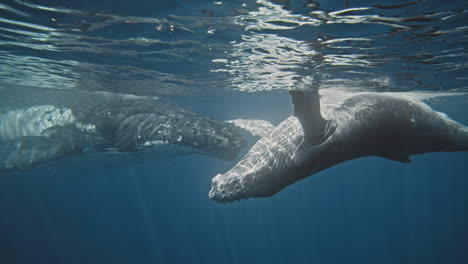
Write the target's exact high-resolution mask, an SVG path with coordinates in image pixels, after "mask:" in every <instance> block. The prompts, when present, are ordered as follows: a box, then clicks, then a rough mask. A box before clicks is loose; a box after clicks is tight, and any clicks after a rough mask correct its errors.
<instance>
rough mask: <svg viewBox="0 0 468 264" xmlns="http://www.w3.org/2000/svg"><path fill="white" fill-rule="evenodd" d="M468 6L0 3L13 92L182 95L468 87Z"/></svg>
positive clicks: (3, 52) (6, 79) (281, 1)
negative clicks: (306, 81) (316, 86)
mask: <svg viewBox="0 0 468 264" xmlns="http://www.w3.org/2000/svg"><path fill="white" fill-rule="evenodd" d="M467 10H468V4H467V2H466V1H436V0H427V1H423V0H421V1H409V0H408V1H357V0H354V1H353V0H348V1H341V0H334V1H299V0H297V1H286V0H276V1H267V0H259V1H252V0H246V1H119V2H118V3H116V2H114V1H75V0H72V1H53V0H50V1H21V0H5V1H2V3H1V4H0V61H1V63H0V78H1V81H2V83H3V84H2V86H8V84H12V83H14V84H20V85H31V86H41V87H47V88H67V89H86V90H106V91H115V92H124V93H132V94H147V95H177V94H198V93H213V92H220V91H221V92H224V91H233V90H234V91H249V92H252V91H269V90H278V89H280V90H286V89H288V88H289V87H290V86H291V85H292V83H293V80H294V79H295V77H297V76H305V75H311V74H321V75H323V76H325V77H326V78H325V79H326V84H328V85H330V86H337V85H345V86H353V87H360V88H361V89H366V90H379V91H380V90H399V91H405V90H425V91H426V90H430V91H435V90H437V91H440V90H444V91H466V90H467V89H468V86H467V85H466V81H467V78H466V72H467V67H468V63H467V50H466V47H467V40H468V37H467V36H468V35H467V32H468V23H467V20H468V13H467V12H468V11H467Z"/></svg>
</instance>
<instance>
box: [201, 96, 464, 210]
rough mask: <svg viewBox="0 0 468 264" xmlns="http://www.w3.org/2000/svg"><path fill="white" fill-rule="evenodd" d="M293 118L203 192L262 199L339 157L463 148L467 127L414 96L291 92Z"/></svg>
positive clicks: (404, 158) (222, 198)
mask: <svg viewBox="0 0 468 264" xmlns="http://www.w3.org/2000/svg"><path fill="white" fill-rule="evenodd" d="M290 95H291V97H292V102H293V110H294V114H293V116H291V117H289V118H287V119H286V120H285V121H283V122H282V123H281V124H279V125H278V126H277V127H276V128H275V129H274V130H273V131H271V132H270V133H269V134H268V135H266V136H264V137H263V138H261V139H260V140H259V141H258V142H257V143H256V144H255V145H254V146H253V147H252V148H251V149H250V151H249V152H248V153H247V154H246V156H245V157H244V158H243V159H242V160H241V161H240V162H239V163H238V164H237V165H235V166H234V167H233V168H232V169H231V170H229V171H228V172H227V173H225V174H218V175H217V176H215V177H214V178H213V180H212V184H211V190H210V192H209V197H210V198H211V199H213V200H216V201H218V202H232V201H236V200H240V199H247V198H251V197H268V196H272V195H274V194H275V193H277V192H279V191H280V190H282V189H283V188H285V187H286V186H288V185H290V184H292V183H294V182H296V181H298V180H301V179H303V178H306V177H308V176H310V175H312V174H314V173H317V172H319V171H321V170H324V169H327V168H329V167H332V166H334V165H336V164H338V163H341V162H344V161H347V160H352V159H355V158H359V157H365V156H380V157H384V158H387V159H390V160H394V161H400V162H410V159H409V156H411V155H414V154H421V153H428V152H436V151H466V150H468V128H467V127H465V126H463V125H461V124H459V123H457V122H455V121H453V120H451V119H449V118H448V117H447V116H446V115H445V114H442V113H439V112H435V111H433V110H432V109H431V108H429V107H428V106H427V105H425V104H424V103H422V102H420V101H415V100H408V99H405V98H402V97H401V96H400V97H398V96H395V95H385V94H379V93H363V94H359V95H355V96H352V97H350V98H348V99H346V100H345V101H344V102H343V103H342V104H341V105H338V106H333V107H332V106H328V107H323V108H322V110H323V111H324V112H325V113H326V114H328V115H327V116H328V117H329V119H328V120H326V119H324V118H323V117H322V115H321V112H320V111H321V108H320V99H319V94H318V90H314V91H300V90H295V91H290Z"/></svg>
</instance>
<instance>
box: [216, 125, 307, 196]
mask: <svg viewBox="0 0 468 264" xmlns="http://www.w3.org/2000/svg"><path fill="white" fill-rule="evenodd" d="M302 140H303V133H302V129H301V126H300V124H299V122H298V121H297V119H296V118H295V117H291V118H289V119H287V120H285V121H284V122H283V123H281V124H280V125H278V127H276V128H275V129H274V130H273V131H272V132H271V133H270V134H268V135H266V136H265V137H263V138H261V139H260V140H259V141H258V142H257V143H256V144H255V145H254V146H253V147H252V148H251V149H250V151H249V152H248V153H247V154H246V156H245V157H244V158H243V159H242V160H241V161H239V162H238V163H237V165H235V166H234V167H233V168H232V169H231V170H229V171H228V172H226V173H224V174H218V175H216V176H215V177H214V178H213V179H212V183H211V190H210V192H209V197H210V199H212V200H215V201H217V202H232V201H236V200H241V199H247V198H251V197H268V196H271V195H273V194H275V193H277V192H278V191H280V190H282V189H283V188H284V187H286V186H287V185H289V184H291V183H292V182H294V181H295V180H296V176H298V174H296V173H297V172H299V171H298V165H299V167H300V164H297V162H296V161H295V159H294V154H295V153H296V150H297V149H298V147H299V146H300V144H301V142H302ZM301 175H302V172H301Z"/></svg>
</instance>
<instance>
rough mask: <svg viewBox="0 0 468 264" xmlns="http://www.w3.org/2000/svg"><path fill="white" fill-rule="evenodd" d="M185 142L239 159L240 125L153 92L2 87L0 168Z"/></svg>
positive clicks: (242, 143) (205, 151) (196, 148)
mask: <svg viewBox="0 0 468 264" xmlns="http://www.w3.org/2000/svg"><path fill="white" fill-rule="evenodd" d="M170 144H173V145H177V146H185V147H187V148H189V149H192V150H194V151H195V152H196V153H202V154H207V155H212V156H215V157H219V158H222V159H232V158H234V157H235V156H236V155H237V153H238V152H239V150H240V149H241V148H242V147H244V146H245V145H246V143H245V140H244V139H243V137H242V136H241V134H240V133H239V130H238V128H236V127H235V126H234V125H232V124H228V123H225V122H220V121H216V120H211V119H208V118H206V117H202V116H200V115H198V114H196V113H193V112H191V111H188V110H185V109H182V108H180V107H178V106H176V105H174V104H171V103H168V102H165V101H162V100H160V99H157V98H153V97H144V96H133V95H124V94H115V93H107V92H90V91H79V90H58V89H26V88H18V89H0V170H11V169H25V168H30V167H31V166H32V165H34V164H37V163H40V162H43V161H47V160H52V159H57V158H60V157H63V156H66V155H70V154H76V153H82V152H86V151H117V152H138V151H144V150H148V149H152V148H157V147H158V146H163V145H164V146H167V145H170Z"/></svg>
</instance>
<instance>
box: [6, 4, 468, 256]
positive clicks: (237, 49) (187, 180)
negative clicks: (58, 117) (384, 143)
mask: <svg viewBox="0 0 468 264" xmlns="http://www.w3.org/2000/svg"><path fill="white" fill-rule="evenodd" d="M273 2H276V4H274V3H271V2H267V1H259V2H258V3H256V2H255V1H245V2H240V1H239V2H238V1H229V2H222V3H221V4H214V2H210V1H99V3H95V2H94V1H34V2H27V3H35V4H39V5H43V6H47V7H57V8H58V7H60V8H62V9H60V10H62V11H60V10H59V11H57V10H55V11H47V10H44V8H42V9H41V8H39V7H38V6H28V5H27V3H25V2H21V1H5V2H4V6H0V7H2V8H0V18H1V19H2V20H0V58H1V60H2V61H1V62H0V69H1V72H0V81H1V83H0V85H1V88H3V89H14V85H22V86H34V87H43V88H67V89H85V90H105V91H110V92H124V93H131V94H138V95H142V94H143V95H156V96H163V98H165V99H166V100H169V101H172V102H174V103H176V104H178V105H180V106H182V107H185V108H187V109H190V110H192V111H194V112H197V113H201V114H203V115H206V116H209V117H211V118H214V119H218V120H227V119H234V118H258V119H266V120H269V121H271V122H272V123H274V124H277V123H279V122H280V121H282V120H284V119H285V118H286V117H287V116H289V115H290V114H291V106H290V99H289V97H288V94H287V89H288V88H289V86H290V84H291V82H292V80H293V79H294V78H295V77H297V76H303V75H310V74H316V73H317V72H320V74H323V75H324V76H325V79H326V80H325V86H324V87H325V88H324V89H332V88H336V87H338V88H341V89H345V90H348V91H353V90H369V91H374V90H377V91H382V90H384V91H402V92H405V91H412V90H418V91H433V92H435V91H437V92H445V93H449V94H450V93H454V92H459V93H460V92H466V91H467V90H466V87H467V86H466V70H467V60H466V36H465V35H466V28H467V21H468V20H467V10H468V7H467V5H466V3H463V2H464V1H415V2H409V1H408V2H406V1H387V2H385V1H379V2H378V3H377V2H375V1H352V0H348V1H347V2H348V5H349V7H351V8H353V7H373V8H372V9H366V10H364V9H362V10H355V11H353V12H352V13H350V14H348V13H344V14H345V15H350V16H351V15H353V17H345V18H343V17H339V16H340V14H335V17H332V18H330V13H331V14H332V15H333V12H334V11H338V10H343V9H344V8H345V6H344V5H345V4H344V1H338V0H337V1H315V2H314V1H273ZM320 2H322V3H320ZM242 3H245V4H246V5H245V6H242ZM405 4H406V5H405ZM395 5H402V6H401V7H392V6H395ZM5 6H7V7H9V8H10V9H7V8H5ZM383 7H385V8H383ZM11 8H13V9H14V10H15V11H11ZM65 8H68V9H65ZM262 8H264V9H266V11H265V10H264V13H262V12H260V11H261V10H263V9H262ZM70 10H73V11H70ZM268 10H270V11H271V10H276V11H275V12H276V13H275V12H273V11H271V12H270V11H268ZM267 11H268V12H267ZM255 12H257V13H255ZM21 13H24V14H29V15H28V16H26V15H24V14H21ZM258 13H260V14H258ZM280 14H281V15H280ZM359 15H364V17H361V18H362V19H363V20H359V19H361V18H356V17H354V16H359ZM301 16H305V17H307V18H310V19H311V20H305V18H304V17H301ZM337 16H338V17H337ZM327 17H328V18H327ZM51 18H54V19H55V20H56V21H52V20H51ZM312 18H313V19H317V20H318V21H319V22H317V21H315V20H312ZM384 18H385V19H384ZM389 18H392V19H389ZM402 18H407V19H402ZM409 18H411V19H409ZM155 19H156V20H157V21H156V20H155ZM356 19H358V20H356ZM5 20H8V21H5ZM11 21H16V22H11ZM239 21H243V22H242V23H240V22H239ZM327 21H328V23H326V22H327ZM363 21H364V22H363ZM20 22H23V23H31V24H34V25H36V26H31V25H29V26H28V25H26V26H25V25H24V24H21V23H20ZM300 22H301V23H304V24H300ZM306 22H308V23H309V22H310V23H311V24H307V23H306ZM388 24H391V25H388ZM37 25H40V26H43V27H49V29H44V28H38V27H37ZM170 25H174V27H173V28H174V29H173V30H172V29H171V26H170ZM292 25H294V26H292ZM159 26H160V27H161V29H157V28H158V27H159ZM282 26H284V27H286V28H283V27H282ZM18 30H21V31H22V32H19V31H18ZM213 30H214V31H213ZM208 32H211V33H208ZM36 33H37V34H40V35H35V34H36ZM347 38H348V39H347ZM346 39H347V40H346ZM252 92H253V93H252ZM164 96H166V97H164ZM428 103H429V104H430V105H431V107H433V108H434V109H435V110H438V111H442V112H444V113H447V114H448V115H449V116H450V117H452V118H453V119H454V120H457V121H459V122H460V123H462V124H465V125H467V124H468V116H467V115H466V113H467V110H468V107H467V96H466V94H458V96H455V97H454V96H452V97H444V98H441V99H435V100H430V101H429V102H428ZM251 143H253V141H252V142H251ZM245 151H247V149H245ZM101 158H102V157H99V156H95V155H83V156H75V157H68V158H65V159H63V160H58V161H54V162H49V163H46V164H42V165H40V166H38V167H35V168H33V169H31V170H26V171H14V172H8V173H2V174H0V213H1V217H0V263H8V264H9V263H468V225H467V224H466V223H468V207H467V202H468V194H467V191H466V190H467V188H468V184H467V180H466V176H467V175H468V173H467V169H468V168H467V166H468V153H431V154H424V155H418V156H415V157H412V160H413V162H412V163H409V164H402V163H397V162H394V161H389V160H385V159H382V158H374V157H369V158H361V159H358V160H352V161H348V162H345V163H342V164H339V165H337V166H334V167H332V168H330V169H327V170H325V171H323V172H321V173H318V174H316V175H314V176H312V177H309V178H306V179H304V180H302V181H300V182H298V183H295V184H293V185H291V186H289V187H287V188H286V189H284V190H283V191H281V192H280V193H278V194H277V195H275V196H273V197H270V198H262V199H249V200H244V201H240V202H235V203H229V204H218V203H216V202H214V201H211V200H210V199H209V198H208V191H209V189H210V183H211V178H212V177H213V176H214V175H216V174H218V173H222V172H225V171H227V170H228V169H230V168H231V167H232V166H233V165H234V164H235V162H236V161H221V160H218V159H216V158H211V157H205V156H199V155H191V156H183V157H167V158H165V159H159V160H151V159H148V158H145V159H140V158H139V156H135V157H133V156H124V157H119V158H116V159H115V160H114V159H111V160H110V161H109V160H108V159H107V160H106V161H105V162H104V160H101Z"/></svg>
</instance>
